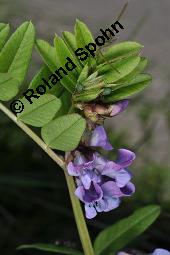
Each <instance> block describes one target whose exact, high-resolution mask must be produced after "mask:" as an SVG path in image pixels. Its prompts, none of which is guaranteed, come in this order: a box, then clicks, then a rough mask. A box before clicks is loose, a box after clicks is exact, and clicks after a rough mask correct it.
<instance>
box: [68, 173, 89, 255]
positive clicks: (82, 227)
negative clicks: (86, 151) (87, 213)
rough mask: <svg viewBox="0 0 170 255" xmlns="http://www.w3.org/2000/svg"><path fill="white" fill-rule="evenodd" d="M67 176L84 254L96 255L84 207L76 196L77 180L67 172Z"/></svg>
mask: <svg viewBox="0 0 170 255" xmlns="http://www.w3.org/2000/svg"><path fill="white" fill-rule="evenodd" d="M65 177H66V181H67V185H68V189H69V194H70V198H71V203H72V207H73V212H74V216H75V219H76V224H77V229H78V232H79V236H80V240H81V243H82V246H83V250H84V254H85V255H94V251H93V247H92V244H91V240H90V236H89V233H88V229H87V225H86V222H85V219H84V215H83V212H82V208H81V205H80V202H79V200H78V199H77V198H75V194H74V192H75V189H76V187H75V182H74V179H73V177H72V176H70V175H68V174H67V173H66V172H65Z"/></svg>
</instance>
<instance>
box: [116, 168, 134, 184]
mask: <svg viewBox="0 0 170 255" xmlns="http://www.w3.org/2000/svg"><path fill="white" fill-rule="evenodd" d="M130 179H131V175H130V173H129V172H128V171H126V170H124V169H122V170H120V171H118V172H117V173H116V184H117V186H118V187H120V188H122V187H124V186H125V185H126V184H127V183H128V182H129V181H130Z"/></svg>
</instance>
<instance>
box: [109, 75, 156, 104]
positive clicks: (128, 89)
mask: <svg viewBox="0 0 170 255" xmlns="http://www.w3.org/2000/svg"><path fill="white" fill-rule="evenodd" d="M151 81H152V77H151V75H149V74H139V75H138V76H136V77H135V78H134V79H133V80H132V81H131V83H130V84H129V85H128V86H125V87H122V88H120V89H117V90H115V91H113V92H112V93H111V95H109V96H108V97H105V98H104V102H106V103H109V102H113V101H117V100H122V99H125V98H128V97H130V96H132V95H134V94H136V93H139V92H141V91H142V90H143V89H145V88H146V87H147V86H148V85H149V84H150V83H151Z"/></svg>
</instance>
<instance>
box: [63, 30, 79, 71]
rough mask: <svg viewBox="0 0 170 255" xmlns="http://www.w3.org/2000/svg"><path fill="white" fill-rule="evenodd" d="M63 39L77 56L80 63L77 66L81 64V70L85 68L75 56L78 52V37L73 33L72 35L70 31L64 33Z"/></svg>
mask: <svg viewBox="0 0 170 255" xmlns="http://www.w3.org/2000/svg"><path fill="white" fill-rule="evenodd" d="M62 36H63V39H64V42H65V44H66V45H67V47H68V49H69V50H70V52H71V53H72V54H73V55H74V56H75V58H76V60H77V61H78V63H77V64H79V67H80V69H81V68H82V67H83V65H82V62H81V61H80V60H79V59H78V57H77V56H76V55H75V51H76V50H77V48H78V47H77V42H76V37H75V35H74V34H73V33H70V32H68V31H64V32H63V33H62Z"/></svg>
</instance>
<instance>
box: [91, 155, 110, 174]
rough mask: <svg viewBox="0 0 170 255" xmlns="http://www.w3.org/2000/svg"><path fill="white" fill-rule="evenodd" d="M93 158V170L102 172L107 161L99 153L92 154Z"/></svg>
mask: <svg viewBox="0 0 170 255" xmlns="http://www.w3.org/2000/svg"><path fill="white" fill-rule="evenodd" d="M94 157H95V161H94V162H95V168H96V169H97V170H98V171H99V172H100V173H101V172H102V171H103V168H104V166H105V165H106V163H107V159H105V158H104V157H103V156H101V155H100V154H99V153H97V152H96V153H95V154H94Z"/></svg>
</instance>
